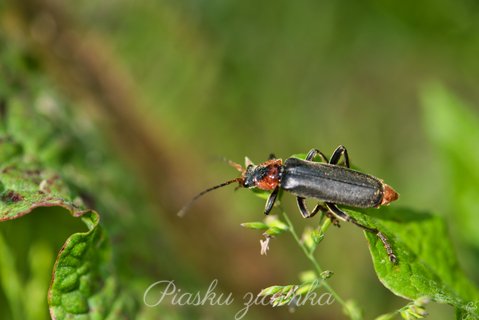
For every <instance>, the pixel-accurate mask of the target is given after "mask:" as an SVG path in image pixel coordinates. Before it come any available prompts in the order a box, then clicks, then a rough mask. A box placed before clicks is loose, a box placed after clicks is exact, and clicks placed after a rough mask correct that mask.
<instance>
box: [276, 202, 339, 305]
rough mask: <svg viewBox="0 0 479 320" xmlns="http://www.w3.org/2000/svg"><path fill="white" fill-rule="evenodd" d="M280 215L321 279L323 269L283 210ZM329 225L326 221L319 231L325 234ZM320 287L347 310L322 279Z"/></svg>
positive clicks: (328, 220) (335, 293)
mask: <svg viewBox="0 0 479 320" xmlns="http://www.w3.org/2000/svg"><path fill="white" fill-rule="evenodd" d="M281 211H282V213H283V217H284V220H285V221H286V223H287V225H288V227H289V231H290V232H291V234H292V235H293V238H294V240H296V242H297V243H298V245H299V246H300V247H301V249H302V250H303V252H304V254H305V255H306V257H307V258H308V259H309V261H311V263H312V264H313V266H314V268H315V269H316V273H317V274H318V278H320V277H321V273H322V272H323V269H322V268H321V267H320V265H319V264H318V262H317V261H316V259H315V258H314V255H313V253H312V252H310V251H309V250H308V248H306V246H305V245H304V244H303V243H302V242H301V240H300V238H299V236H298V234H297V233H296V231H295V230H294V226H293V223H292V222H291V220H290V219H289V217H288V214H287V213H286V211H285V210H283V209H281ZM330 225H331V220H330V219H326V221H325V222H324V223H323V225H322V226H321V231H322V232H325V231H326V230H327V229H328V228H329V226H330ZM322 285H323V286H324V288H326V290H327V291H328V292H329V293H331V294H332V295H333V297H334V299H336V300H337V301H338V302H339V303H340V304H341V306H342V307H343V308H344V309H345V310H347V309H348V306H347V304H346V302H345V301H344V300H343V299H342V298H341V297H340V296H339V295H338V293H337V292H336V291H335V290H334V289H333V288H332V287H331V286H330V285H329V283H328V282H327V281H326V280H325V279H323V280H322Z"/></svg>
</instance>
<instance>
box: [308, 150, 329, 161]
mask: <svg viewBox="0 0 479 320" xmlns="http://www.w3.org/2000/svg"><path fill="white" fill-rule="evenodd" d="M316 156H319V157H320V158H321V160H323V162H326V163H327V162H329V160H328V157H326V156H325V155H324V153H322V152H321V151H319V150H318V149H311V150H310V151H309V152H308V155H307V156H306V160H308V161H312V160H313V159H314V158H315V157H316Z"/></svg>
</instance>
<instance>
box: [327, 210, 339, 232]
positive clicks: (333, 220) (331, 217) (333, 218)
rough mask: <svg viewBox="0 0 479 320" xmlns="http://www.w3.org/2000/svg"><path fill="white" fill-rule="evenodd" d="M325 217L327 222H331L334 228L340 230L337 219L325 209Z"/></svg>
mask: <svg viewBox="0 0 479 320" xmlns="http://www.w3.org/2000/svg"><path fill="white" fill-rule="evenodd" d="M326 210H327V211H326V217H328V219H329V220H331V222H332V224H333V225H334V226H335V227H338V228H340V227H341V225H340V224H339V219H338V218H337V217H336V216H335V215H334V214H333V213H332V212H331V211H330V210H329V209H328V208H326Z"/></svg>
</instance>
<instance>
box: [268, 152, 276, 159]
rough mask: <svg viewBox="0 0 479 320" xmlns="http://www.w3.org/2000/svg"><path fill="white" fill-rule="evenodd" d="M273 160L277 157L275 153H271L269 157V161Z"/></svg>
mask: <svg viewBox="0 0 479 320" xmlns="http://www.w3.org/2000/svg"><path fill="white" fill-rule="evenodd" d="M273 159H276V156H275V154H274V153H270V154H269V156H268V160H273Z"/></svg>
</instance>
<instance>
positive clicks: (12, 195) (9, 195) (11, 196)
mask: <svg viewBox="0 0 479 320" xmlns="http://www.w3.org/2000/svg"><path fill="white" fill-rule="evenodd" d="M2 200H3V201H5V202H18V201H22V200H23V196H22V195H21V194H20V193H18V192H15V191H13V190H8V191H7V192H5V193H4V194H3V195H2Z"/></svg>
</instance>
